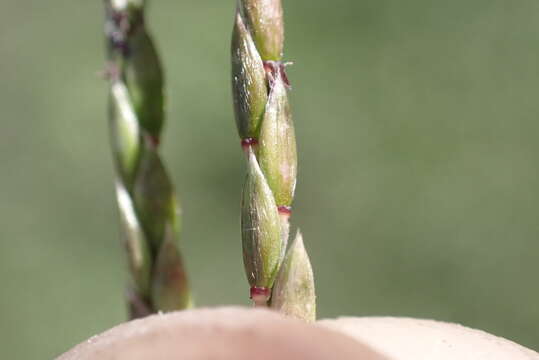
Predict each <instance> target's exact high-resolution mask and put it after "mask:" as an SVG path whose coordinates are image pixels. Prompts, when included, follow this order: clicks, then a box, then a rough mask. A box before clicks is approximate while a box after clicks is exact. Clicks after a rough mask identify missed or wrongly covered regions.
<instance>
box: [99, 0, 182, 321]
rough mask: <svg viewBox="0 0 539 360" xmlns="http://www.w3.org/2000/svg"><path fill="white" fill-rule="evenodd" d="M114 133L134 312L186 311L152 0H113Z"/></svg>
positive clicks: (109, 18)
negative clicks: (165, 157)
mask: <svg viewBox="0 0 539 360" xmlns="http://www.w3.org/2000/svg"><path fill="white" fill-rule="evenodd" d="M105 9H106V23H105V32H106V37H107V54H108V65H107V74H108V77H109V79H110V109H109V121H110V134H111V145H112V150H113V154H114V163H115V168H116V174H117V177H116V194H117V200H118V207H119V212H120V219H121V224H122V236H123V239H124V243H125V247H126V249H127V255H128V262H129V268H130V275H131V276H130V277H131V284H130V285H129V289H128V303H129V309H130V315H131V317H132V318H137V317H141V316H145V315H148V314H151V313H153V312H157V311H171V310H181V309H185V308H187V307H188V306H189V305H190V301H191V297H190V291H189V287H188V283H187V277H186V273H185V270H184V266H183V263H182V258H181V255H180V250H179V247H178V243H177V233H178V231H179V230H180V229H179V227H180V225H179V222H178V215H179V207H178V204H177V202H176V199H175V193H174V187H173V185H172V182H171V180H170V177H169V175H168V174H167V171H166V169H165V166H164V164H163V162H162V160H161V158H160V155H159V144H160V138H161V130H162V128H163V121H164V94H163V73H162V68H161V63H160V60H159V57H158V54H157V51H156V49H155V46H154V43H153V41H152V39H151V37H150V35H149V34H148V32H147V29H146V26H145V17H144V10H145V1H144V0H105Z"/></svg>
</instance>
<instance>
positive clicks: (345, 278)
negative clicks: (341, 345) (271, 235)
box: [0, 0, 539, 359]
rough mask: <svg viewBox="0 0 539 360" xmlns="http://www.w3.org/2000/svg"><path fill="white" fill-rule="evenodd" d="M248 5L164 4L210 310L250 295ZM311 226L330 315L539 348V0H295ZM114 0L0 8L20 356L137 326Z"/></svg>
mask: <svg viewBox="0 0 539 360" xmlns="http://www.w3.org/2000/svg"><path fill="white" fill-rule="evenodd" d="M234 3H235V2H234V1H233V0H228V1H194V0H186V1H173V0H161V1H157V0H155V1H153V2H152V5H153V6H152V7H151V9H150V10H151V12H150V18H149V22H150V26H151V29H152V30H153V33H154V35H155V36H156V40H157V42H158V45H159V48H160V50H161V53H162V56H163V61H164V63H165V66H166V70H167V75H168V84H167V90H168V103H169V107H168V113H169V116H168V125H167V128H166V134H165V136H164V144H163V154H164V157H165V159H166V161H167V163H168V165H169V167H170V169H171V173H172V175H173V177H174V180H175V182H176V184H177V187H178V192H179V194H180V197H181V201H182V205H183V208H184V230H183V233H182V241H183V249H184V251H185V254H186V261H187V263H188V266H189V270H190V274H191V279H192V283H193V285H194V288H195V291H196V298H197V302H198V304H200V305H203V306H204V305H217V304H247V303H248V301H247V286H246V281H245V276H244V274H243V267H242V261H241V255H240V252H241V250H240V240H239V196H240V189H241V184H242V182H243V177H244V170H245V169H244V165H243V163H244V161H243V156H242V153H241V150H240V147H239V142H238V138H237V135H236V130H235V126H234V120H233V115H232V106H231V94H230V86H229V68H230V66H229V35H230V29H231V26H232V19H233V10H234V5H235V4H234ZM284 3H285V10H286V23H287V43H286V59H287V60H294V61H295V65H294V66H293V67H291V68H290V69H289V76H290V78H291V81H292V85H293V91H292V93H291V97H292V104H293V110H294V115H295V121H296V124H297V135H298V146H299V156H300V173H299V182H298V188H297V197H296V201H295V213H294V217H293V224H294V225H295V226H297V225H300V226H301V228H302V230H303V232H304V235H305V239H306V241H307V246H308V249H309V251H310V254H311V257H312V261H313V264H314V268H315V272H316V280H317V287H318V301H319V302H318V304H319V315H320V317H333V316H337V315H339V314H346V315H402V316H414V317H425V318H436V319H440V320H447V321H455V322H460V323H463V324H465V325H467V326H471V327H475V328H481V329H483V330H486V331H489V332H492V333H494V334H496V335H500V336H504V337H507V338H509V339H512V340H515V341H517V342H519V343H522V344H523V345H526V346H529V347H531V348H534V349H539V336H538V334H539V306H538V303H539V285H538V281H537V274H538V273H539V271H538V270H539V265H538V262H537V257H538V254H539V241H538V240H539V239H538V236H539V225H538V214H539V171H538V160H537V154H538V152H539V143H538V141H537V137H538V135H539V122H538V120H537V117H538V114H539V101H537V95H538V94H539V81H538V80H539V71H538V70H539V67H538V65H539V2H537V1H536V0H519V1H507V0H473V1H470V0H453V1H442V0H435V1H433V0H409V1H401V0H332V1H322V0H311V1H286V0H285V1H284ZM102 15H103V11H102V1H98V0H93V1H89V0H69V1H60V0H48V1H42V0H27V1H17V0H3V1H2V2H0V55H1V58H0V81H1V86H0V109H1V116H2V119H3V120H2V124H3V125H2V137H1V138H2V140H1V141H0V163H1V175H0V189H1V201H0V219H1V220H0V224H1V226H0V236H1V240H0V283H1V285H2V286H1V289H0V348H1V352H2V354H3V357H4V358H12V359H47V358H49V359H50V358H52V357H53V356H55V355H58V354H59V353H61V352H63V351H64V350H66V349H68V348H69V347H71V346H72V345H74V344H75V343H77V342H80V341H82V340H84V339H86V338H87V337H89V336H91V335H93V334H95V333H97V332H100V331H102V330H104V329H106V328H108V327H111V326H113V325H115V324H118V323H119V322H121V321H123V320H124V319H125V310H124V301H123V299H122V295H123V294H122V292H123V287H124V279H125V277H126V274H125V270H124V267H125V266H124V259H123V254H122V251H121V247H120V244H119V240H118V227H117V214H116V210H115V204H114V198H113V186H112V176H113V172H112V164H111V155H110V152H109V148H108V135H107V125H106V124H107V122H106V116H105V114H106V110H105V109H106V92H107V91H106V83H105V82H104V81H103V80H102V79H100V78H99V76H98V75H97V73H98V71H99V70H101V69H102V68H103V57H104V55H103V39H102V37H103V33H102V25H103V21H102Z"/></svg>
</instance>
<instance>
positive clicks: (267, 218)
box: [231, 0, 315, 320]
mask: <svg viewBox="0 0 539 360" xmlns="http://www.w3.org/2000/svg"><path fill="white" fill-rule="evenodd" d="M283 45H284V24H283V9H282V4H281V0H239V1H238V5H237V9H236V15H235V23H234V29H233V35H232V48H231V56H232V91H233V96H234V110H235V115H236V125H237V128H238V133H239V135H240V137H241V144H242V147H243V149H244V151H245V153H246V155H247V167H248V172H247V179H246V182H245V185H244V190H243V198H242V204H241V206H242V209H241V226H242V243H243V259H244V265H245V271H246V274H247V278H248V280H249V283H250V286H251V297H252V299H253V301H254V302H255V304H257V305H267V304H268V303H269V301H270V298H271V296H272V295H271V294H272V289H273V287H274V284H275V281H276V279H277V275H278V274H279V269H280V268H281V264H282V262H283V259H284V257H285V252H286V247H287V243H288V237H289V218H290V215H291V213H292V207H291V206H292V201H293V198H294V191H295V187H296V176H297V154H296V137H295V133H294V125H293V122H292V116H291V111H290V104H289V100H288V88H289V87H290V84H289V81H288V77H287V75H286V72H285V67H286V64H285V63H283V62H282V57H283ZM300 242H301V241H300ZM301 244H302V242H301ZM302 249H303V252H304V251H305V250H304V248H303V247H302ZM289 253H291V254H292V255H291V254H289V255H287V258H290V259H292V258H294V259H295V258H297V256H296V255H297V249H296V250H294V247H291V249H290V250H289ZM302 259H303V261H292V260H291V261H289V266H288V270H287V273H286V274H283V275H282V276H279V278H278V281H279V282H286V284H284V283H281V284H280V285H279V286H281V289H283V291H281V295H280V297H279V301H277V302H272V304H273V306H274V307H277V308H279V307H280V306H281V305H282V304H287V305H286V306H288V305H290V304H291V302H293V301H309V302H311V304H309V305H308V306H309V307H310V309H312V312H311V313H309V314H308V316H303V315H302V314H295V313H294V314H292V312H290V314H291V315H293V316H296V315H297V317H301V318H305V319H306V320H311V318H312V317H313V314H314V308H315V306H314V282H313V278H312V270H311V267H310V263H309V260H308V257H307V256H306V253H305V256H303V257H302ZM293 267H304V268H303V269H293ZM296 273H297V274H300V273H301V274H310V275H309V276H307V277H306V278H304V280H305V281H310V282H311V284H310V289H311V290H312V295H313V296H312V297H305V296H295V295H294V296H292V295H291V294H292V293H293V292H294V289H293V287H291V286H290V284H292V283H293V282H294V281H295V280H294V281H292V280H290V279H291V278H290V276H291V275H290V274H296ZM274 296H275V295H274ZM285 298H287V299H285ZM282 306H285V305H282ZM298 306H300V307H301V306H304V307H306V306H307V305H306V304H298ZM283 311H285V309H284V308H283ZM286 312H288V311H285V313H286Z"/></svg>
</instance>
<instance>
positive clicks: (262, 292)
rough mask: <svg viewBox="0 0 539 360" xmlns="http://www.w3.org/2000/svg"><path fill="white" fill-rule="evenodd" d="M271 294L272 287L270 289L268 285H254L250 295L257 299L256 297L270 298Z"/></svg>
mask: <svg viewBox="0 0 539 360" xmlns="http://www.w3.org/2000/svg"><path fill="white" fill-rule="evenodd" d="M270 295H271V291H270V289H268V288H266V287H258V286H253V287H252V288H251V291H250V296H249V297H250V298H251V299H256V298H261V297H264V298H266V299H269V297H270Z"/></svg>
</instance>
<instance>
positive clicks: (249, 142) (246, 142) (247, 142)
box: [241, 138, 258, 151]
mask: <svg viewBox="0 0 539 360" xmlns="http://www.w3.org/2000/svg"><path fill="white" fill-rule="evenodd" d="M256 145H258V139H255V138H245V139H241V147H242V148H243V150H245V151H247V150H249V148H250V147H251V146H256Z"/></svg>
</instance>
